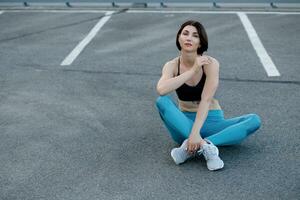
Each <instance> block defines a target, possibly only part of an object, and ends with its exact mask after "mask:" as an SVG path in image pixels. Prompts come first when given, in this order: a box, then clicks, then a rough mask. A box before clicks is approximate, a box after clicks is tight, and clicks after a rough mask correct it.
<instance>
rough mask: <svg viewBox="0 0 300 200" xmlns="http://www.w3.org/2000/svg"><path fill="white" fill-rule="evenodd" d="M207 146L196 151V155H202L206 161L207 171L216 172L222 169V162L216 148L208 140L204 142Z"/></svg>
mask: <svg viewBox="0 0 300 200" xmlns="http://www.w3.org/2000/svg"><path fill="white" fill-rule="evenodd" d="M205 141H206V142H207V144H204V145H203V146H202V148H201V149H200V150H199V151H198V154H200V153H203V155H204V158H205V160H206V165H207V168H208V169H209V170H218V169H222V168H223V167H224V162H223V161H222V160H221V158H220V157H219V150H218V148H217V147H216V146H215V145H214V144H213V143H212V142H211V141H209V140H205Z"/></svg>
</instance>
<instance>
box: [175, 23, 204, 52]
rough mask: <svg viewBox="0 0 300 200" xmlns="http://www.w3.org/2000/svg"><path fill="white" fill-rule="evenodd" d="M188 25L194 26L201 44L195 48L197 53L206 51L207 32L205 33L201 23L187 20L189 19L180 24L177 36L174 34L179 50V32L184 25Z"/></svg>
mask: <svg viewBox="0 0 300 200" xmlns="http://www.w3.org/2000/svg"><path fill="white" fill-rule="evenodd" d="M188 25H190V26H194V27H195V28H196V30H197V32H198V35H199V38H200V45H201V46H200V48H198V49H197V54H198V55H202V54H203V52H204V51H207V49H208V39H207V34H206V31H205V29H204V27H203V25H202V24H201V23H200V22H198V21H194V20H189V21H186V22H184V23H183V24H182V25H181V27H180V29H179V30H178V33H177V36H176V46H177V48H178V50H179V51H181V46H180V44H179V41H178V38H179V35H180V34H181V32H182V30H183V29H184V27H186V26H188Z"/></svg>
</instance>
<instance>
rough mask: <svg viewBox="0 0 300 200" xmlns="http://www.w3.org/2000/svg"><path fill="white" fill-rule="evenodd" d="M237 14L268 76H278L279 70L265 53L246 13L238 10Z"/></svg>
mask: <svg viewBox="0 0 300 200" xmlns="http://www.w3.org/2000/svg"><path fill="white" fill-rule="evenodd" d="M237 15H238V16H239V18H240V20H241V22H242V24H243V26H244V28H245V30H246V32H247V35H248V37H249V39H250V41H251V44H252V46H253V48H254V49H255V51H256V54H257V56H258V57H259V59H260V62H261V63H262V65H263V67H264V68H265V70H266V72H267V74H268V76H272V77H273V76H280V73H279V71H278V70H277V68H276V66H275V64H274V63H273V61H272V59H271V58H270V56H269V54H268V53H267V51H266V49H265V47H264V45H263V44H262V42H261V41H260V39H259V37H258V35H257V33H256V31H255V29H254V27H253V26H252V23H251V21H250V20H249V18H248V17H247V15H246V14H245V13H243V12H238V13H237Z"/></svg>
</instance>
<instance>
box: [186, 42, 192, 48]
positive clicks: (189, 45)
mask: <svg viewBox="0 0 300 200" xmlns="http://www.w3.org/2000/svg"><path fill="white" fill-rule="evenodd" d="M184 45H185V46H187V47H191V46H193V45H192V44H191V43H184Z"/></svg>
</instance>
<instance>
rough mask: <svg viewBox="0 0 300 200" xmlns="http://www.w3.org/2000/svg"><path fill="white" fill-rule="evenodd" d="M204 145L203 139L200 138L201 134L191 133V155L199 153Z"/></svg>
mask: <svg viewBox="0 0 300 200" xmlns="http://www.w3.org/2000/svg"><path fill="white" fill-rule="evenodd" d="M202 144H203V139H202V138H201V137H200V134H199V133H196V134H194V133H191V134H190V137H189V139H188V143H187V151H188V152H189V153H190V154H194V153H195V152H196V151H198V150H199V149H200V147H201V145H202Z"/></svg>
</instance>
